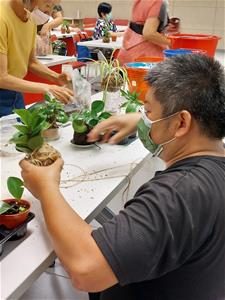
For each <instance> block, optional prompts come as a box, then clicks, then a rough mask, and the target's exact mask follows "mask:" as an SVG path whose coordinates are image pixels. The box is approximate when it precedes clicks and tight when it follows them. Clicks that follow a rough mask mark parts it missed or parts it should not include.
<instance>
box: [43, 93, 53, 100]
mask: <svg viewBox="0 0 225 300" xmlns="http://www.w3.org/2000/svg"><path fill="white" fill-rule="evenodd" d="M44 98H45V100H46V101H49V102H50V101H51V97H50V96H49V95H48V94H45V97H44Z"/></svg>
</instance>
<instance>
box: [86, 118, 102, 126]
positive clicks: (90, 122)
mask: <svg viewBox="0 0 225 300" xmlns="http://www.w3.org/2000/svg"><path fill="white" fill-rule="evenodd" d="M98 122H99V119H98V118H91V119H89V120H88V122H87V123H88V125H89V126H90V127H94V126H95V125H97V124H98Z"/></svg>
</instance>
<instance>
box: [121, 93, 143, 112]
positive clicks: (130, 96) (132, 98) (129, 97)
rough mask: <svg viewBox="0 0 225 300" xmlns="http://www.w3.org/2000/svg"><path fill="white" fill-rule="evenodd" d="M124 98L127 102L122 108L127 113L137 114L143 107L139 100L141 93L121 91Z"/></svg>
mask: <svg viewBox="0 0 225 300" xmlns="http://www.w3.org/2000/svg"><path fill="white" fill-rule="evenodd" d="M120 92H121V95H122V97H124V98H125V102H124V103H123V104H122V105H121V108H124V109H125V113H131V112H137V111H139V109H140V107H141V106H142V105H143V102H141V100H140V99H139V95H140V94H139V93H137V92H136V91H134V92H132V93H131V92H130V91H125V90H120Z"/></svg>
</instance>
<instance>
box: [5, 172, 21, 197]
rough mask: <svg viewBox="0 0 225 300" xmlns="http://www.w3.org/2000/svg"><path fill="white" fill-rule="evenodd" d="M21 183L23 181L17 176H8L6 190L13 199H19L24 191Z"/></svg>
mask: <svg viewBox="0 0 225 300" xmlns="http://www.w3.org/2000/svg"><path fill="white" fill-rule="evenodd" d="M23 185H24V183H23V181H22V180H21V179H19V178H17V177H9V178H8V180H7V186H8V190H9V192H10V194H11V195H12V196H13V197H14V198H15V199H21V197H22V195H23V191H24V186H23Z"/></svg>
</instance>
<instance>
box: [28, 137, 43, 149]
mask: <svg viewBox="0 0 225 300" xmlns="http://www.w3.org/2000/svg"><path fill="white" fill-rule="evenodd" d="M43 143H44V139H43V137H42V136H41V135H37V136H34V137H32V138H31V139H30V140H29V141H28V143H27V145H28V147H29V148H30V149H32V150H35V149H39V148H41V146H42V145H43Z"/></svg>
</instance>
